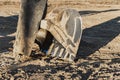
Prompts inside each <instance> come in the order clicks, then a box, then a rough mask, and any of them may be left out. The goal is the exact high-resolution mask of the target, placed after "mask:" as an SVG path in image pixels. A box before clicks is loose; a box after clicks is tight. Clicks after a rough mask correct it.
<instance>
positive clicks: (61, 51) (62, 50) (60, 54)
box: [59, 48, 65, 57]
mask: <svg viewBox="0 0 120 80" xmlns="http://www.w3.org/2000/svg"><path fill="white" fill-rule="evenodd" d="M64 50H65V49H64V48H61V50H60V53H59V57H61V56H62V54H63V53H64Z"/></svg>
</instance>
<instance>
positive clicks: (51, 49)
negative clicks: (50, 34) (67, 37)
mask: <svg viewBox="0 0 120 80" xmlns="http://www.w3.org/2000/svg"><path fill="white" fill-rule="evenodd" d="M54 46H55V44H54V43H52V44H51V46H50V48H49V51H48V53H47V54H48V55H50V54H52V53H53V52H52V51H54V50H53V49H54Z"/></svg>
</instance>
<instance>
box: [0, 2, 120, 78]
mask: <svg viewBox="0 0 120 80" xmlns="http://www.w3.org/2000/svg"><path fill="white" fill-rule="evenodd" d="M51 1H53V0H51ZM58 3H59V2H58ZM56 4H57V3H55V4H53V3H52V4H49V5H48V9H49V10H48V12H49V11H50V10H51V9H52V8H53V7H54V6H55V7H58V6H62V7H69V8H74V9H76V10H78V11H79V13H80V14H81V16H82V22H83V26H82V27H83V34H82V40H81V44H80V48H79V52H78V54H77V58H76V61H75V62H73V63H70V62H67V61H62V60H57V59H55V58H49V57H47V56H37V57H36V58H35V57H34V58H32V59H30V60H28V61H25V62H17V61H15V60H14V57H13V55H12V46H13V42H14V39H15V37H14V36H15V31H16V26H17V20H18V14H19V4H17V3H13V4H12V3H10V4H9V3H3V4H2V3H1V4H0V80H120V6H119V4H117V3H114V4H110V3H109V4H107V3H93V4H91V3H89V2H82V3H80V2H79V3H78V2H77V3H74V4H72V2H71V3H67V2H66V4H65V3H59V4H57V5H56ZM38 53H39V52H38Z"/></svg>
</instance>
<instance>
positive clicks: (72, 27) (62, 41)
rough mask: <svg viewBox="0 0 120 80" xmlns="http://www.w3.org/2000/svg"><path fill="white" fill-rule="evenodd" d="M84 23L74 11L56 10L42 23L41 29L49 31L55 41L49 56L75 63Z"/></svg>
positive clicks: (49, 50) (48, 52) (50, 48)
mask: <svg viewBox="0 0 120 80" xmlns="http://www.w3.org/2000/svg"><path fill="white" fill-rule="evenodd" d="M81 26H82V22H81V17H80V14H79V12H78V11H76V10H74V9H63V8H59V9H55V10H53V11H51V12H50V13H49V14H48V15H47V17H46V19H44V20H42V21H41V28H42V29H45V30H47V31H49V32H50V33H51V34H52V35H53V37H54V39H53V40H52V44H51V45H50V47H49V49H48V51H47V54H48V55H51V56H52V57H58V58H61V59H64V60H68V61H74V59H75V57H76V54H77V51H78V48H79V44H80V40H81V36H82V27H81Z"/></svg>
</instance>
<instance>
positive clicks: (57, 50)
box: [47, 41, 75, 61]
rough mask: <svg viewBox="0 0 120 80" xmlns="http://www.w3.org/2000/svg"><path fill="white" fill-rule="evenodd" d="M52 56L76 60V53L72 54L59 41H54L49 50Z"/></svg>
mask: <svg viewBox="0 0 120 80" xmlns="http://www.w3.org/2000/svg"><path fill="white" fill-rule="evenodd" d="M47 54H49V55H51V56H52V57H57V58H62V59H64V60H69V61H74V59H75V57H74V56H75V55H74V54H70V52H68V51H67V50H66V49H65V48H64V47H63V46H62V45H61V44H60V43H59V42H57V41H56V42H53V43H52V44H51V46H50V48H49V50H48V53H47Z"/></svg>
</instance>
